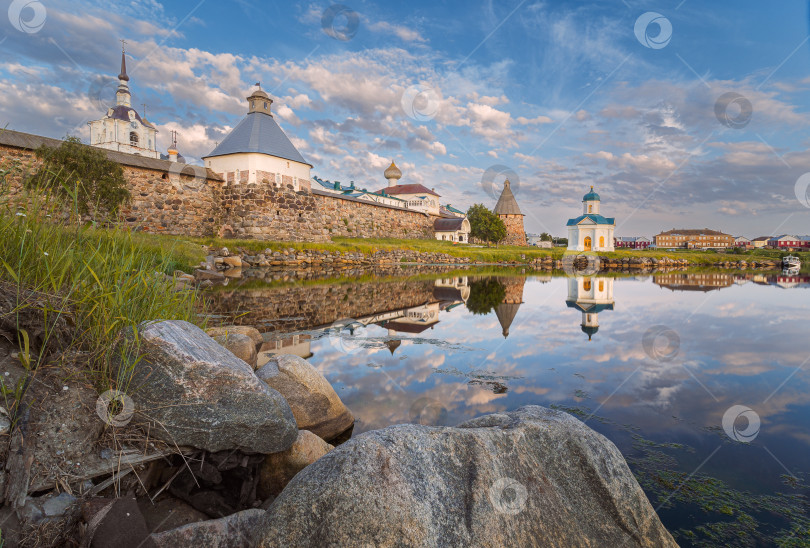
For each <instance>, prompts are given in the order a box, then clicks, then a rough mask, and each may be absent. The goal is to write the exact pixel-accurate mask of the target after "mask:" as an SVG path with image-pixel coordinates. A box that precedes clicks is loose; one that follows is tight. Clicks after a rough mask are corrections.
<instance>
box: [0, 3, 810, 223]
mask: <svg viewBox="0 0 810 548" xmlns="http://www.w3.org/2000/svg"><path fill="white" fill-rule="evenodd" d="M707 4H708V5H707ZM331 5H332V4H330V3H328V2H310V3H301V4H298V5H289V4H285V3H281V2H276V3H267V2H257V1H254V0H235V1H230V0H220V1H213V0H203V1H200V0H195V1H191V2H185V1H175V2H171V3H168V2H167V3H165V4H161V3H159V2H157V1H156V0H147V1H143V2H127V1H115V0H105V1H104V2H102V1H100V0H71V1H66V0H40V1H36V0H5V1H4V2H2V3H0V6H5V7H6V10H3V11H8V12H9V17H5V16H3V17H0V52H2V57H0V124H2V125H3V126H7V127H8V128H10V129H15V130H19V131H25V132H30V133H37V134H42V135H47V136H51V137H62V136H64V135H65V134H68V133H70V134H75V135H80V136H82V137H83V138H85V139H86V138H87V137H88V129H87V125H86V124H87V122H88V121H89V120H92V119H95V118H98V117H100V116H101V114H102V112H103V111H104V109H105V106H104V105H105V104H106V103H108V102H109V101H111V100H112V98H113V95H114V87H115V86H114V84H113V83H111V80H110V77H114V76H115V75H117V73H118V63H119V57H120V43H119V42H118V40H119V39H120V38H124V39H126V40H127V41H128V44H129V45H128V48H127V51H128V64H129V69H130V70H129V72H130V76H131V78H132V79H131V81H130V85H131V88H132V91H133V102H134V103H136V104H137V105H140V104H141V103H146V104H147V114H148V117H149V119H150V120H151V121H152V122H153V123H155V124H156V125H157V126H158V129H159V130H160V134H159V138H158V142H159V148H160V149H161V150H163V151H165V149H166V148H167V146H168V144H169V140H168V135H169V132H170V131H171V130H177V131H178V132H179V133H180V138H179V145H180V151H181V153H182V154H184V155H185V156H187V157H188V158H189V159H192V160H193V159H198V158H199V157H200V156H202V155H204V154H205V153H207V152H209V151H210V150H211V149H212V148H213V147H214V145H215V143H216V142H217V141H218V140H221V139H222V137H223V136H224V135H225V134H226V133H227V131H228V130H229V129H230V128H232V127H233V126H234V125H235V124H236V123H237V122H238V121H239V119H240V118H241V117H242V116H243V115H244V113H245V101H244V97H245V96H246V95H247V94H248V93H249V91H250V89H251V84H253V83H254V82H257V81H261V82H262V85H263V87H264V89H265V90H267V91H268V92H270V93H271V94H272V96H273V97H274V99H275V103H274V104H273V109H274V113H275V116H276V119H277V120H278V121H279V123H280V124H281V125H282V127H283V128H284V130H285V131H286V132H287V134H288V135H289V136H290V137H291V138H292V139H293V142H294V143H295V144H296V146H298V147H299V150H300V151H301V153H302V154H303V155H304V156H305V158H307V159H308V161H309V162H310V163H312V164H313V165H314V166H315V168H314V170H313V172H314V174H317V175H319V176H321V177H324V178H328V179H332V180H334V179H338V180H340V181H343V182H349V181H351V180H354V181H355V183H356V184H357V185H358V186H360V187H366V188H369V189H372V188H373V189H376V188H379V187H382V186H384V185H385V181H384V180H383V177H382V172H383V170H384V169H385V167H386V166H387V164H388V163H389V162H390V160H391V159H392V158H393V159H395V160H396V162H397V164H398V165H399V166H400V168H401V169H402V170H403V172H404V177H403V179H402V181H401V182H402V183H405V182H416V183H422V184H424V185H426V186H428V187H431V188H435V189H436V190H437V192H439V194H441V195H442V196H443V198H444V200H445V201H446V202H449V203H451V204H453V205H454V206H457V207H462V208H466V207H467V206H469V205H471V204H472V203H475V202H482V203H485V204H487V205H489V206H490V207H491V206H493V205H494V202H495V200H496V199H497V194H496V192H495V191H494V190H493V189H492V186H493V184H496V185H497V184H500V182H501V181H502V179H503V176H504V174H505V173H513V174H514V175H512V176H511V177H512V178H513V179H514V178H517V179H518V182H517V183H515V181H514V180H513V185H512V188H513V190H514V191H515V193H516V195H517V199H518V202H519V204H520V206H521V208H522V209H523V212H524V213H525V214H526V227H527V229H528V230H530V231H533V232H540V231H544V230H545V231H549V232H551V233H553V234H557V235H564V233H565V230H564V226H565V221H566V219H568V218H569V217H574V216H576V215H577V214H578V211H579V208H580V200H581V197H582V195H583V194H584V193H585V192H586V191H587V190H588V187H589V186H590V185H592V184H593V185H595V186H596V189H597V191H598V192H599V193H600V195H601V196H602V200H603V206H602V208H603V213H604V214H606V215H609V216H615V217H616V219H617V231H616V233H617V235H624V236H631V235H647V236H651V235H653V234H655V233H657V232H658V231H660V230H666V229H670V228H673V227H697V228H702V227H711V228H716V229H720V230H724V231H727V232H731V233H733V234H743V235H747V236H749V237H755V236H759V235H770V234H779V233H786V232H787V233H798V234H808V233H810V208H809V207H808V199H807V190H806V189H805V188H804V186H803V184H802V183H801V182H798V183H797V181H798V180H799V178H800V177H801V176H802V175H803V174H805V173H807V172H810V153H808V151H807V147H808V137H807V134H806V130H805V128H807V127H808V125H809V124H808V122H810V40H808V7H807V3H806V2H799V1H793V0H785V1H782V2H779V3H778V4H770V5H764V4H763V3H760V2H732V1H713V2H711V3H707V2H699V1H697V0H672V1H670V0H657V1H650V2H648V1H635V0H626V1H621V0H618V1H616V2H613V1H606V2H598V3H597V2H576V1H558V2H536V1H532V0H526V1H521V0H509V1H507V0H503V1H489V2H486V1H484V2H480V1H471V2H460V1H455V2H450V1H433V2H423V1H420V0H415V1H412V2H407V3H391V2H369V1H358V2H355V1H346V2H345V6H344V7H342V8H339V9H338V8H333V9H332V12H334V13H337V16H336V17H335V18H334V23H333V24H331V25H330V24H328V21H329V17H328V14H329V13H330V11H329V8H330V6H331ZM20 6H27V7H23V9H20ZM649 12H654V13H657V14H659V16H660V17H658V21H659V22H660V23H662V25H663V26H659V25H658V24H657V23H651V24H650V25H649V26H647V27H646V32H645V27H643V26H642V27H641V32H640V33H638V36H637V32H636V30H637V29H636V27H637V22H638V21H639V18H642V19H641V21H642V23H643V22H644V21H645V19H643V17H644V16H645V14H647V13H649ZM0 14H2V12H0ZM324 14H326V15H327V17H326V18H325V17H324ZM2 15H4V14H2ZM43 17H44V18H43ZM662 18H663V19H662ZM20 19H22V21H23V23H26V25H27V26H26V25H22V24H20V22H19V21H20ZM325 19H326V22H327V24H324V20H325ZM647 19H656V16H649V17H648V18H647ZM12 22H14V23H16V25H15V24H12ZM347 24H348V27H347ZM40 25H41V26H40ZM17 27H19V28H17ZM668 27H671V29H672V32H671V37H670V39H669V41H668V42H667V41H666V40H664V39H665V38H666V37H667V36H657V35H658V34H659V30H660V29H661V28H663V29H666V28H668ZM20 29H22V30H20ZM26 31H27V32H26ZM642 42H647V43H648V44H652V45H653V46H654V47H646V46H645V45H644V44H643V43H642ZM729 93H732V94H735V95H725V94H729ZM724 96H725V97H726V103H728V106H727V108H725V110H724V109H723V108H722V107H723V105H724V104H725V103H723V102H722V101H721V103H720V104H719V107H720V112H721V114H722V113H723V112H725V113H726V117H725V118H723V120H725V124H724V123H723V122H721V119H720V118H719V117H718V115H717V114H716V109H717V108H718V100H720V99H721V97H724ZM741 106H742V108H743V110H742V111H741V110H740V108H741ZM747 106H750V112H751V114H750V117H749V116H747V115H746V111H745V110H744V109H745V108H746V107H747ZM138 108H139V109H140V108H141V107H140V106H138ZM735 126H736V127H735ZM797 193H798V195H799V196H798V197H797Z"/></svg>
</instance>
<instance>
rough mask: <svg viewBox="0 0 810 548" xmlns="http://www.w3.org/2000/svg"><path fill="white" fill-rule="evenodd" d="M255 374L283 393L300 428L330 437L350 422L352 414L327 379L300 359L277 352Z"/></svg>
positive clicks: (349, 425) (333, 436)
mask: <svg viewBox="0 0 810 548" xmlns="http://www.w3.org/2000/svg"><path fill="white" fill-rule="evenodd" d="M256 376H258V377H259V378H260V379H261V380H263V381H264V382H266V383H267V385H268V386H269V387H270V388H273V389H275V390H278V391H279V392H280V393H281V395H282V396H284V399H286V400H287V402H288V403H289V404H290V407H291V408H292V412H293V415H294V416H295V421H296V423H297V424H298V428H299V429H300V430H309V431H310V432H312V433H313V434H315V435H316V436H318V437H320V438H322V439H325V440H330V439H333V438H335V437H336V436H337V435H339V434H341V433H342V432H344V431H345V430H347V429H348V428H349V427H351V426H352V424H354V417H353V416H352V414H351V413H350V412H349V410H348V409H347V408H346V406H345V405H343V402H342V401H340V398H339V397H338V395H337V393H336V392H335V389H334V388H332V385H331V384H329V381H327V380H326V378H325V377H324V376H323V375H321V374H320V373H319V372H318V371H317V370H316V369H315V368H314V367H312V365H310V363H309V362H307V361H306V360H305V359H303V358H300V357H298V356H293V355H290V354H279V355H277V356H274V357H273V358H271V359H270V361H268V362H267V364H266V365H265V366H264V367H262V368H261V369H259V370H258V371H257V372H256Z"/></svg>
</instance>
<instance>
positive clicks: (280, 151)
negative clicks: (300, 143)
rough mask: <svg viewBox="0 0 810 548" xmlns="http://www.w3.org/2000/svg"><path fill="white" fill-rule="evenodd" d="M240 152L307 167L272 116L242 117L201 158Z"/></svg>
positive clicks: (252, 115)
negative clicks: (265, 155)
mask: <svg viewBox="0 0 810 548" xmlns="http://www.w3.org/2000/svg"><path fill="white" fill-rule="evenodd" d="M242 152H260V153H262V154H268V155H270V156H276V157H277V158H284V159H285V160H292V161H294V162H299V163H302V164H307V165H310V164H309V162H307V161H306V160H304V157H303V156H301V153H300V152H298V149H296V148H295V145H293V144H292V142H291V141H290V139H289V138H288V137H287V136H286V135H285V134H284V131H282V129H281V128H280V127H279V125H278V124H277V123H276V121H275V120H274V119H273V117H272V116H271V115H269V114H264V113H263V112H251V113H249V114H248V115H247V116H245V117H244V118H242V121H241V122H239V123H238V124H237V125H236V127H235V128H233V130H232V131H231V132H230V133H229V134H228V136H227V137H225V139H223V140H222V142H221V143H219V145H218V146H217V147H216V148H215V149H214V150H212V151H211V152H210V153H208V154H207V155H205V156H203V158H211V157H212V156H224V155H226V154H239V153H242ZM310 167H311V165H310Z"/></svg>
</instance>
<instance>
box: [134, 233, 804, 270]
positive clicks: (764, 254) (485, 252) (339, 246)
mask: <svg viewBox="0 0 810 548" xmlns="http://www.w3.org/2000/svg"><path fill="white" fill-rule="evenodd" d="M144 237H147V236H144ZM150 237H151V236H150ZM154 238H156V239H157V240H156V241H158V242H159V241H164V242H178V241H179V242H183V243H184V245H187V244H189V243H190V242H193V243H195V244H198V245H200V246H202V245H205V246H209V247H227V248H229V249H235V248H243V249H245V250H247V251H249V252H252V253H259V252H262V251H264V250H265V249H271V250H273V251H281V250H283V249H290V248H292V249H296V250H307V249H309V250H319V251H340V252H359V253H365V254H369V253H373V252H375V251H381V250H396V249H402V250H411V251H418V252H421V253H446V254H448V255H451V256H453V257H467V258H469V259H470V260H473V261H481V262H484V263H498V262H511V261H514V262H528V261H531V260H533V259H535V258H538V257H540V258H542V257H548V256H550V257H552V258H554V259H561V258H562V257H563V255H564V254H565V253H566V250H565V248H561V247H555V248H551V249H541V248H537V247H518V246H498V247H479V246H473V245H469V244H455V245H454V244H453V243H452V242H443V241H440V240H400V239H394V238H337V237H335V238H333V241H332V242H326V243H306V242H265V241H259V240H224V239H218V238H179V237H171V236H154ZM599 255H603V256H608V257H616V258H619V259H622V258H624V257H655V258H658V259H660V258H663V257H668V258H671V259H686V260H687V261H689V262H690V263H692V264H695V265H701V264H704V265H711V264H714V263H717V262H721V261H739V260H746V261H749V262H750V261H753V260H765V259H771V260H778V259H779V258H781V257H783V256H784V255H788V253H787V252H781V251H776V250H765V249H758V250H751V251H746V252H742V253H733V252H727V253H718V252H715V251H696V250H682V251H681V250H678V251H664V250H635V249H619V250H616V251H614V252H610V253H604V252H602V253H599ZM798 255H799V256H801V257H802V262H803V263H805V264H807V263H809V262H810V253H798ZM524 257H525V258H524Z"/></svg>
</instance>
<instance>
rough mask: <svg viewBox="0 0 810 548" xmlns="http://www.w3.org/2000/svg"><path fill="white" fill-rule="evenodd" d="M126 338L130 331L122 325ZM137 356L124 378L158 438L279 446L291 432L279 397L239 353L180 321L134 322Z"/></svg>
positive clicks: (211, 445)
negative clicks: (126, 331)
mask: <svg viewBox="0 0 810 548" xmlns="http://www.w3.org/2000/svg"><path fill="white" fill-rule="evenodd" d="M128 339H129V340H130V341H131V340H132V339H133V334H132V333H129V335H128ZM138 340H139V342H140V347H139V348H138V353H139V354H141V355H143V358H142V359H141V360H139V361H138V362H136V364H135V365H134V367H133V368H132V370H131V372H128V371H123V370H122V371H121V373H120V375H121V377H122V378H126V376H128V375H129V376H131V378H130V379H129V380H128V382H127V383H126V384H124V385H125V386H129V388H130V391H131V393H130V396H131V397H132V398H133V400H134V403H135V410H136V418H137V419H138V420H140V421H142V422H146V423H149V424H150V425H151V430H150V431H151V433H152V435H154V436H157V437H159V438H161V439H163V440H164V441H166V442H168V443H171V444H177V445H188V446H192V447H197V448H199V449H205V450H207V451H221V450H232V449H239V450H241V451H244V452H246V453H278V452H279V451H284V450H286V449H288V448H289V447H290V446H291V445H292V444H293V442H295V440H296V437H297V435H298V431H297V427H296V423H295V418H294V417H293V414H292V411H291V409H290V406H289V405H288V404H287V402H286V400H285V399H284V398H283V397H282V396H281V394H279V393H278V392H276V391H275V390H273V389H271V388H269V387H268V386H267V385H266V384H265V383H263V382H262V381H260V380H259V379H258V378H257V377H256V375H255V374H254V373H253V370H252V369H251V368H250V366H249V365H247V364H246V363H245V362H244V361H242V360H240V359H239V358H237V357H236V356H234V355H233V354H232V353H231V352H229V351H227V350H226V349H225V348H223V347H222V346H220V345H219V344H217V343H216V342H215V341H214V339H212V338H211V337H209V336H208V335H206V334H205V332H203V331H202V329H200V328H198V327H196V326H194V325H192V324H190V323H188V322H184V321H179V320H170V321H158V322H145V323H143V324H141V325H140V326H139V334H138Z"/></svg>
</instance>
